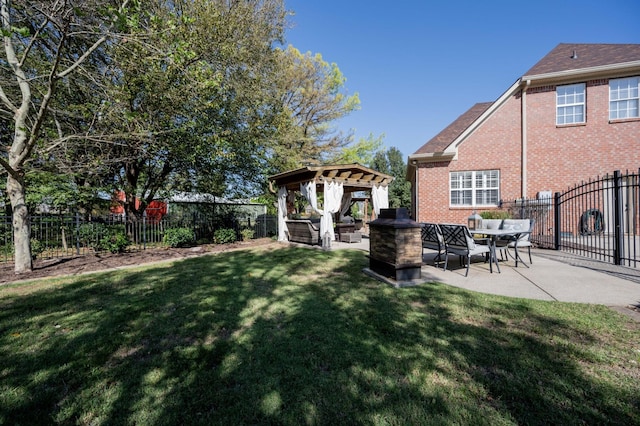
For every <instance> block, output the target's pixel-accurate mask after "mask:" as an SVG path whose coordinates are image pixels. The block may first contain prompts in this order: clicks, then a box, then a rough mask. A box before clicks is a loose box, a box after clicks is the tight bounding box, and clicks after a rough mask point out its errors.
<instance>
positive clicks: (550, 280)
mask: <svg viewBox="0 0 640 426" xmlns="http://www.w3.org/2000/svg"><path fill="white" fill-rule="evenodd" d="M331 248H332V249H343V248H355V249H361V250H365V251H367V252H368V251H369V240H368V239H367V238H363V240H362V242H361V243H351V244H349V243H334V244H332V247H331ZM434 257H435V252H432V251H430V250H425V254H424V258H423V262H424V264H423V267H422V278H423V279H424V280H425V281H438V282H442V283H445V284H449V285H452V286H456V287H461V288H465V289H468V290H473V291H479V292H483V293H489V294H497V295H502V296H511V297H522V298H528V299H539V300H557V301H562V302H578V303H595V304H603V305H607V306H612V307H613V306H617V307H624V308H625V309H626V310H629V309H628V308H635V307H637V308H638V309H639V310H640V270H637V269H632V268H626V267H617V266H615V265H609V264H606V263H603V262H597V261H591V260H588V259H587V260H585V259H582V258H578V257H575V256H571V255H568V254H566V253H563V252H557V251H555V250H543V249H533V250H532V257H533V264H532V265H531V266H530V267H529V268H526V267H525V266H523V265H518V267H517V268H516V267H515V262H514V261H513V260H512V259H509V260H507V261H502V262H500V270H501V273H497V272H496V271H495V265H494V273H490V272H489V264H488V263H485V262H484V261H482V259H481V258H478V259H477V260H476V261H474V262H473V263H472V265H471V269H470V271H469V276H468V277H465V276H464V274H465V268H464V267H461V266H460V265H459V262H458V258H457V256H453V257H450V259H449V266H448V268H447V270H446V271H443V270H442V267H441V266H440V267H436V266H435V265H434V263H433V258H434ZM524 257H525V259H527V257H526V253H525V256H524ZM527 260H528V259H527ZM638 315H640V313H638Z"/></svg>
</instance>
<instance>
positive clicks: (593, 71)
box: [520, 61, 640, 85]
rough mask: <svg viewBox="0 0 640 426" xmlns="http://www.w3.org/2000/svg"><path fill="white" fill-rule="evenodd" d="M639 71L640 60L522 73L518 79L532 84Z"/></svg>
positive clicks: (610, 76)
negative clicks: (549, 71)
mask: <svg viewBox="0 0 640 426" xmlns="http://www.w3.org/2000/svg"><path fill="white" fill-rule="evenodd" d="M638 71H640V61H631V62H623V63H619V64H609V65H601V66H597V67H590V68H582V69H574V70H566V71H558V72H552V73H546V74H532V75H524V76H522V78H521V79H520V80H521V81H522V82H527V81H528V82H531V83H534V84H536V85H537V84H544V83H548V82H558V81H565V80H575V79H577V78H599V77H605V76H606V77H608V78H615V77H618V76H624V75H628V74H631V73H634V72H638Z"/></svg>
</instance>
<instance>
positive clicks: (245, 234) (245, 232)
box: [240, 228, 255, 241]
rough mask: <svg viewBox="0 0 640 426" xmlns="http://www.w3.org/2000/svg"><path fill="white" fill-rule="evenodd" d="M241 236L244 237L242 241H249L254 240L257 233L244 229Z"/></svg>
mask: <svg viewBox="0 0 640 426" xmlns="http://www.w3.org/2000/svg"><path fill="white" fill-rule="evenodd" d="M240 234H241V235H242V241H249V240H252V239H253V236H254V235H255V231H254V230H253V229H249V228H244V229H243V230H242V231H240Z"/></svg>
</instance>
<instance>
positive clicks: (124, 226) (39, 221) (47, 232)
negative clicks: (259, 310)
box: [0, 214, 277, 262]
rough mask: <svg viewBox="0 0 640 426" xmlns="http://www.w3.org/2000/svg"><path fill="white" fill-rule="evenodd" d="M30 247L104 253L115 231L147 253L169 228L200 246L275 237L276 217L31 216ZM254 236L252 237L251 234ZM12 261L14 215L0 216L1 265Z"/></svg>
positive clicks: (53, 253) (49, 254)
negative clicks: (219, 235) (227, 233)
mask: <svg viewBox="0 0 640 426" xmlns="http://www.w3.org/2000/svg"><path fill="white" fill-rule="evenodd" d="M30 222H31V247H32V251H33V252H34V253H37V255H38V257H39V258H62V257H71V256H78V255H84V254H87V253H88V252H95V251H99V250H104V249H105V248H104V247H103V246H101V244H99V242H100V241H101V240H102V239H103V238H104V237H105V236H107V235H108V234H109V233H113V232H114V231H120V232H122V233H123V234H125V235H126V236H127V237H128V241H129V245H128V246H127V250H144V249H146V248H147V247H158V246H162V245H163V244H164V241H163V240H164V235H165V232H166V231H167V230H168V229H174V228H187V229H189V230H191V231H192V232H193V235H194V238H195V240H196V242H198V243H212V242H214V236H215V231H216V230H218V229H223V228H226V229H233V230H234V231H235V232H236V237H237V239H240V238H242V234H243V230H250V231H252V232H249V235H250V237H251V238H264V237H272V236H274V235H276V232H277V223H276V218H275V216H271V215H258V216H257V217H254V218H253V219H252V218H248V217H244V218H242V219H239V218H237V217H234V216H229V215H213V216H212V215H200V214H192V215H189V216H188V217H187V216H184V215H182V216H179V217H172V216H165V217H164V218H162V219H161V220H148V219H147V218H146V217H143V218H141V219H138V220H132V219H129V220H125V219H124V218H123V217H122V216H117V215H110V216H106V217H91V218H85V217H83V216H82V215H80V214H75V215H68V214H66V215H65V214H60V215H32V216H31V217H30ZM251 234H252V235H251ZM11 260H13V232H12V218H11V216H0V262H7V261H11Z"/></svg>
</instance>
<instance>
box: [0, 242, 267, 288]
mask: <svg viewBox="0 0 640 426" xmlns="http://www.w3.org/2000/svg"><path fill="white" fill-rule="evenodd" d="M268 244H276V243H275V242H274V241H273V240H272V239H271V238H259V239H255V240H251V241H243V242H236V243H232V244H207V245H201V246H196V247H190V248H150V249H146V250H137V251H131V252H127V253H119V254H112V253H109V252H101V253H88V254H85V255H83V256H75V257H67V258H59V259H36V261H35V262H34V267H33V271H32V272H28V273H23V274H19V275H16V274H15V273H14V264H13V262H4V263H0V284H6V283H10V282H15V281H22V280H32V279H36V278H45V277H55V276H61V275H78V274H82V273H86V272H94V271H102V270H107V269H113V268H121V267H124V266H133V265H143V264H146V263H153V262H160V261H165V260H172V259H181V258H187V257H194V256H202V255H203V254H207V253H219V252H224V251H230V250H240V249H246V248H251V247H257V246H264V245H268Z"/></svg>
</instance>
